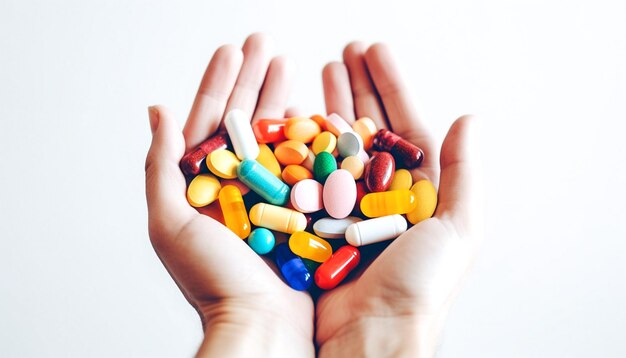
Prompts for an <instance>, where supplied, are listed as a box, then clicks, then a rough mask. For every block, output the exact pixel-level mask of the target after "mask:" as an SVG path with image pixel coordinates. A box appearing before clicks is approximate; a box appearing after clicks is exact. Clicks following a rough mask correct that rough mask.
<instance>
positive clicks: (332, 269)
mask: <svg viewBox="0 0 626 358" xmlns="http://www.w3.org/2000/svg"><path fill="white" fill-rule="evenodd" d="M360 260H361V254H360V253H359V250H358V249H357V248H356V247H354V246H350V245H346V246H343V247H341V248H340V249H339V250H337V251H335V253H334V254H333V255H332V256H331V257H330V258H329V259H328V260H326V261H325V262H324V263H323V264H321V265H320V267H318V268H317V270H316V271H315V284H316V285H317V287H319V288H321V289H323V290H330V289H332V288H335V287H337V285H338V284H339V283H340V282H341V281H343V280H344V279H345V278H346V276H348V274H349V273H350V271H352V270H354V268H355V267H357V265H358V264H359V261H360Z"/></svg>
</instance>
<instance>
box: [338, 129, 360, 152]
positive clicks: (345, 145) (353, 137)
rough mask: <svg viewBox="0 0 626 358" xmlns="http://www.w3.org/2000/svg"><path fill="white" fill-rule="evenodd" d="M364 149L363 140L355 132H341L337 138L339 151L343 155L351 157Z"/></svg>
mask: <svg viewBox="0 0 626 358" xmlns="http://www.w3.org/2000/svg"><path fill="white" fill-rule="evenodd" d="M362 150H363V140H362V139H361V136H360V135H358V134H357V133H355V132H345V133H341V135H340V136H339V138H337V151H338V152H339V155H341V156H342V157H344V158H345V157H349V156H352V155H357V154H359V152H360V151H362Z"/></svg>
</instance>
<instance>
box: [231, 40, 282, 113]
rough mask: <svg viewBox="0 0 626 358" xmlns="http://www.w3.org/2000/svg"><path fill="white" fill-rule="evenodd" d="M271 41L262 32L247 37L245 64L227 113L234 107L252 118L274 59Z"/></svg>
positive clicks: (244, 48)
mask: <svg viewBox="0 0 626 358" xmlns="http://www.w3.org/2000/svg"><path fill="white" fill-rule="evenodd" d="M270 42H271V41H270V39H269V37H268V36H267V35H265V34H262V33H255V34H252V35H250V36H248V38H247V39H246V42H245V43H244V44H243V65H242V66H241V71H240V72H239V77H238V78H237V82H236V83H235V88H234V89H233V93H232V94H231V95H230V99H229V100H228V105H227V106H226V113H228V112H229V111H231V110H233V109H241V110H242V111H244V112H245V113H248V114H249V116H250V119H252V113H253V112H254V109H255V107H256V105H257V100H258V98H259V91H260V90H261V86H262V85H263V81H264V80H265V75H266V73H267V69H268V67H269V64H270V60H271V59H272V57H271V55H270V52H271V49H270V48H271V43H270Z"/></svg>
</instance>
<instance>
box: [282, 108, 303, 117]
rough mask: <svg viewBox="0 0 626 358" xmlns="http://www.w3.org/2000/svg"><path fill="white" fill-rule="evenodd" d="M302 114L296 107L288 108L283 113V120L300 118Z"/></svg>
mask: <svg viewBox="0 0 626 358" xmlns="http://www.w3.org/2000/svg"><path fill="white" fill-rule="evenodd" d="M302 113H304V112H302V110H301V109H300V108H298V107H289V108H287V110H286V111H285V118H291V117H302V116H303V114H302Z"/></svg>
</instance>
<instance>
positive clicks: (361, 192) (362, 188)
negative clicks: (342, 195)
mask: <svg viewBox="0 0 626 358" xmlns="http://www.w3.org/2000/svg"><path fill="white" fill-rule="evenodd" d="M365 195H367V186H366V185H365V182H364V181H363V180H359V181H357V182H356V203H355V205H354V208H353V209H352V213H351V214H352V215H355V216H361V215H363V213H362V212H361V205H360V203H361V200H363V197H364V196H365Z"/></svg>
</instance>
